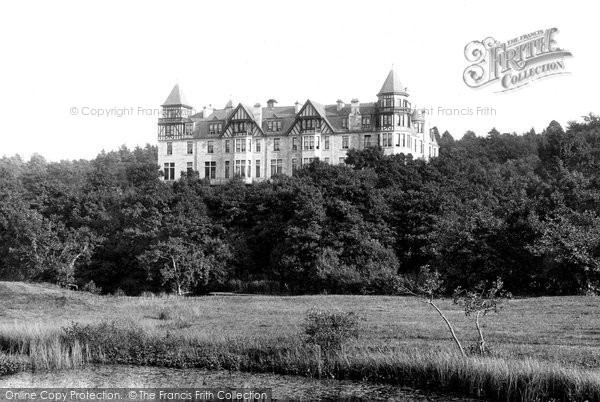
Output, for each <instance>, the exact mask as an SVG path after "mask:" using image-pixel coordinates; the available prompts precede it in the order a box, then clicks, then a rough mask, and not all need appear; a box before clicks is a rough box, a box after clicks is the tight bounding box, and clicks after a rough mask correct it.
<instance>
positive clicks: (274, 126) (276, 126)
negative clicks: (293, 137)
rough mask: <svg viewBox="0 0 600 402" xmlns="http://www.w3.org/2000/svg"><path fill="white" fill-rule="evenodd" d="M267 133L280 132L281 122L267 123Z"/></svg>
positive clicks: (272, 121)
mask: <svg viewBox="0 0 600 402" xmlns="http://www.w3.org/2000/svg"><path fill="white" fill-rule="evenodd" d="M267 131H281V120H269V121H267Z"/></svg>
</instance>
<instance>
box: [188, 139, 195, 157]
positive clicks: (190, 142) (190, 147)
mask: <svg viewBox="0 0 600 402" xmlns="http://www.w3.org/2000/svg"><path fill="white" fill-rule="evenodd" d="M187 153H188V155H191V154H193V153H194V143H193V142H192V141H188V142H187Z"/></svg>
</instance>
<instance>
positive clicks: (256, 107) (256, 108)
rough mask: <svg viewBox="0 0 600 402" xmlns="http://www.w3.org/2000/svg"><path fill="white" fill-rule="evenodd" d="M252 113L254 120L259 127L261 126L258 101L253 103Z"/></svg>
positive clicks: (260, 108) (260, 112) (260, 109)
mask: <svg viewBox="0 0 600 402" xmlns="http://www.w3.org/2000/svg"><path fill="white" fill-rule="evenodd" d="M252 114H253V115H254V120H255V121H256V124H258V126H259V127H261V126H262V107H261V106H260V103H255V104H254V108H253V109H252Z"/></svg>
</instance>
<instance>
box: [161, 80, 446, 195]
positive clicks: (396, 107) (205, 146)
mask: <svg viewBox="0 0 600 402" xmlns="http://www.w3.org/2000/svg"><path fill="white" fill-rule="evenodd" d="M408 97H409V95H408V92H407V90H406V88H405V87H403V86H402V85H401V83H400V81H399V80H398V77H397V76H396V74H395V72H394V71H390V73H389V75H388V77H387V78H386V80H385V82H384V84H383V86H382V88H381V90H380V91H379V94H378V95H377V98H378V99H377V101H376V102H372V103H360V102H359V101H358V100H357V99H353V100H352V101H351V102H350V104H346V103H344V102H343V101H341V100H338V101H337V102H336V103H335V104H332V105H321V104H319V103H317V102H314V101H311V100H307V101H306V102H305V103H304V104H299V103H296V104H295V105H293V106H277V105H276V103H277V102H276V101H275V100H273V99H270V100H268V101H267V106H266V107H262V106H261V105H260V104H255V105H254V106H253V107H249V106H247V105H244V104H242V103H239V104H237V105H234V104H233V102H231V101H230V102H228V103H227V105H226V106H225V108H223V109H213V108H211V107H205V108H204V109H203V110H202V111H201V112H199V113H194V112H193V109H192V107H191V106H189V104H188V103H187V101H186V100H185V98H184V97H183V94H182V93H181V91H180V89H179V86H178V85H176V86H175V87H174V88H173V90H172V91H171V94H170V95H169V97H168V98H167V100H166V101H165V103H164V104H163V105H162V117H161V118H160V119H159V121H158V161H159V165H160V167H161V168H162V169H163V172H164V178H165V180H169V181H170V180H176V179H177V178H179V177H180V175H182V174H185V173H186V172H187V171H198V172H199V174H200V177H202V178H207V179H209V180H210V181H211V183H214V184H220V183H224V182H227V181H228V180H229V179H230V178H232V177H234V176H240V177H242V178H243V179H244V180H245V181H246V182H248V183H250V182H253V181H260V180H265V179H268V178H270V177H271V176H273V175H275V174H287V175H291V174H292V173H293V171H294V170H295V169H297V168H300V167H301V166H302V165H303V164H306V163H310V162H311V161H313V160H314V159H317V158H318V159H320V160H321V161H324V162H326V163H330V164H338V163H344V159H345V157H346V153H347V151H348V150H349V149H353V148H354V149H364V148H367V147H373V146H380V147H381V148H382V149H383V151H384V153H385V154H387V155H390V154H398V153H404V154H406V155H408V154H410V155H412V156H413V157H414V158H422V159H425V160H428V159H429V158H431V157H435V156H437V155H438V150H439V147H438V144H437V142H436V140H435V138H434V136H433V133H432V132H431V131H430V130H429V129H428V127H427V126H426V121H425V116H424V112H423V111H422V110H415V109H412V108H411V104H410V101H409V100H408Z"/></svg>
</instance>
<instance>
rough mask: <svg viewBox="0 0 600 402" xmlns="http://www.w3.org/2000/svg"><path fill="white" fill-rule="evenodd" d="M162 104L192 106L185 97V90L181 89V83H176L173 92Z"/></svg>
mask: <svg viewBox="0 0 600 402" xmlns="http://www.w3.org/2000/svg"><path fill="white" fill-rule="evenodd" d="M162 106H188V107H190V105H189V103H188V102H187V100H186V99H185V96H184V95H183V92H181V89H179V84H175V86H174V87H173V89H172V90H171V93H170V94H169V96H168V97H167V100H166V101H165V102H164V103H163V104H162Z"/></svg>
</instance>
